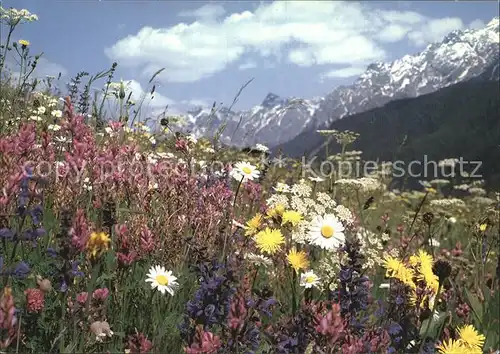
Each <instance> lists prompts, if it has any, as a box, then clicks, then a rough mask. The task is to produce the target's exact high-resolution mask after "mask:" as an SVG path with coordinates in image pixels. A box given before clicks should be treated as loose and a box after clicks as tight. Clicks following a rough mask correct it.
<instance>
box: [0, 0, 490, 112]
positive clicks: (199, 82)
mask: <svg viewBox="0 0 500 354" xmlns="http://www.w3.org/2000/svg"><path fill="white" fill-rule="evenodd" d="M2 6H3V7H11V6H12V7H15V8H17V9H21V8H26V9H28V10H29V11H30V12H32V13H35V14H37V15H38V17H39V21H37V22H34V23H29V24H23V25H21V26H20V27H19V29H18V30H17V31H16V32H15V34H14V39H15V40H18V39H27V40H29V41H30V42H31V47H30V48H31V52H32V53H38V52H42V51H43V52H44V58H45V59H44V61H43V62H42V65H41V67H40V68H39V70H38V75H46V74H52V75H55V74H57V72H58V71H63V73H65V75H66V76H65V77H66V78H68V77H70V76H73V75H74V74H76V73H77V72H79V71H81V70H85V71H88V72H90V73H95V72H98V71H101V70H105V69H107V68H109V67H110V65H111V63H112V62H113V61H117V62H118V64H119V70H118V72H117V77H116V79H117V80H119V79H120V78H122V79H124V80H134V81H133V85H132V87H133V88H134V89H135V90H136V91H137V90H141V89H142V90H146V89H147V82H148V79H149V77H150V76H151V74H152V73H153V72H155V71H156V70H157V69H159V68H162V67H164V68H165V70H164V72H163V73H162V75H161V76H159V77H158V78H157V84H158V86H157V87H158V88H157V92H158V93H159V94H161V95H157V96H156V97H155V102H156V103H155V104H156V105H158V106H163V104H165V103H169V104H170V105H171V107H178V109H181V108H183V107H185V105H186V104H199V103H203V102H207V103H208V104H210V103H211V102H213V101H214V100H216V101H217V102H222V103H224V104H228V105H229V104H230V102H231V101H232V99H233V97H234V95H235V93H236V92H237V91H238V89H239V87H240V86H241V85H242V84H243V83H244V82H246V81H247V80H248V79H250V78H252V77H253V78H254V81H253V82H252V83H251V84H250V85H249V86H248V87H247V88H246V89H245V91H244V92H243V93H242V96H241V97H240V101H239V103H238V104H237V108H248V107H251V106H253V105H256V104H258V103H260V102H261V101H262V100H263V98H264V97H265V96H266V94H267V93H268V92H274V93H276V94H278V95H280V96H297V97H304V98H308V97H313V96H319V95H324V94H326V93H328V92H329V91H331V90H332V89H333V88H334V87H336V86H338V85H341V84H348V83H350V82H352V81H353V80H354V79H355V78H356V76H357V75H359V73H361V72H362V70H363V69H364V68H366V66H367V65H368V64H369V63H371V62H373V61H377V60H384V61H388V60H393V59H396V58H398V57H401V56H403V55H405V54H412V53H416V52H418V51H420V50H422V49H423V48H425V46H426V45H427V44H429V43H430V42H433V41H436V40H440V39H441V38H442V37H443V36H444V35H446V34H447V33H448V32H450V31H451V30H454V29H466V28H471V27H472V28H474V27H481V26H483V25H484V24H485V23H487V22H489V21H490V20H491V19H492V18H493V17H494V16H498V13H499V5H498V2H480V1H467V2H465V1H464V2H458V1H428V2H425V1H415V2H402V1H390V2H375V1H373V2H361V3H356V2H347V3H343V2H340V1H335V2H333V1H331V2H330V1H321V2H305V1H304V2H300V1H282V2H274V3H272V2H267V1H263V2H253V1H239V2H236V1H234V2H233V1H226V2H215V1H213V2H198V1H160V0H148V1H146V0H135V1H120V0H107V1H106V0H103V1H98V0H65V1H52V0H44V1H40V0H15V1H14V0H5V1H3V5H2ZM4 38H5V28H3V30H2V40H4ZM103 83H104V82H103Z"/></svg>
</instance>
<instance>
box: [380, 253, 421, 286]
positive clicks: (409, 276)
mask: <svg viewBox="0 0 500 354" xmlns="http://www.w3.org/2000/svg"><path fill="white" fill-rule="evenodd" d="M384 268H385V269H386V273H385V276H386V277H389V278H395V279H398V280H399V281H401V282H402V283H404V284H406V285H408V286H409V287H410V288H412V289H415V288H416V285H415V283H414V282H413V278H414V277H415V273H414V272H413V269H411V268H408V267H406V266H405V265H404V264H403V263H402V262H401V261H400V260H398V259H397V258H394V257H392V256H388V257H387V258H386V259H385V260H384Z"/></svg>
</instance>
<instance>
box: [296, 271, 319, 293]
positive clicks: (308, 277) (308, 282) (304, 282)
mask: <svg viewBox="0 0 500 354" xmlns="http://www.w3.org/2000/svg"><path fill="white" fill-rule="evenodd" d="M319 280H320V278H319V277H318V276H317V275H316V274H314V272H313V271H312V270H309V271H307V272H305V273H302V274H301V275H300V286H303V287H304V288H306V289H310V288H312V287H313V286H317V285H318V283H319Z"/></svg>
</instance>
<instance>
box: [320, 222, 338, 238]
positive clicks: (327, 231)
mask: <svg viewBox="0 0 500 354" xmlns="http://www.w3.org/2000/svg"><path fill="white" fill-rule="evenodd" d="M334 232H335V230H334V229H333V227H331V226H330V225H323V226H322V227H321V236H323V237H324V238H330V237H332V236H333V233H334Z"/></svg>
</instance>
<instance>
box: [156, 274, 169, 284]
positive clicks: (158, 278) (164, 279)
mask: <svg viewBox="0 0 500 354" xmlns="http://www.w3.org/2000/svg"><path fill="white" fill-rule="evenodd" d="M156 281H157V282H158V284H160V285H163V286H165V285H168V278H167V277H166V276H164V275H163V274H160V275H157V276H156Z"/></svg>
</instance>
